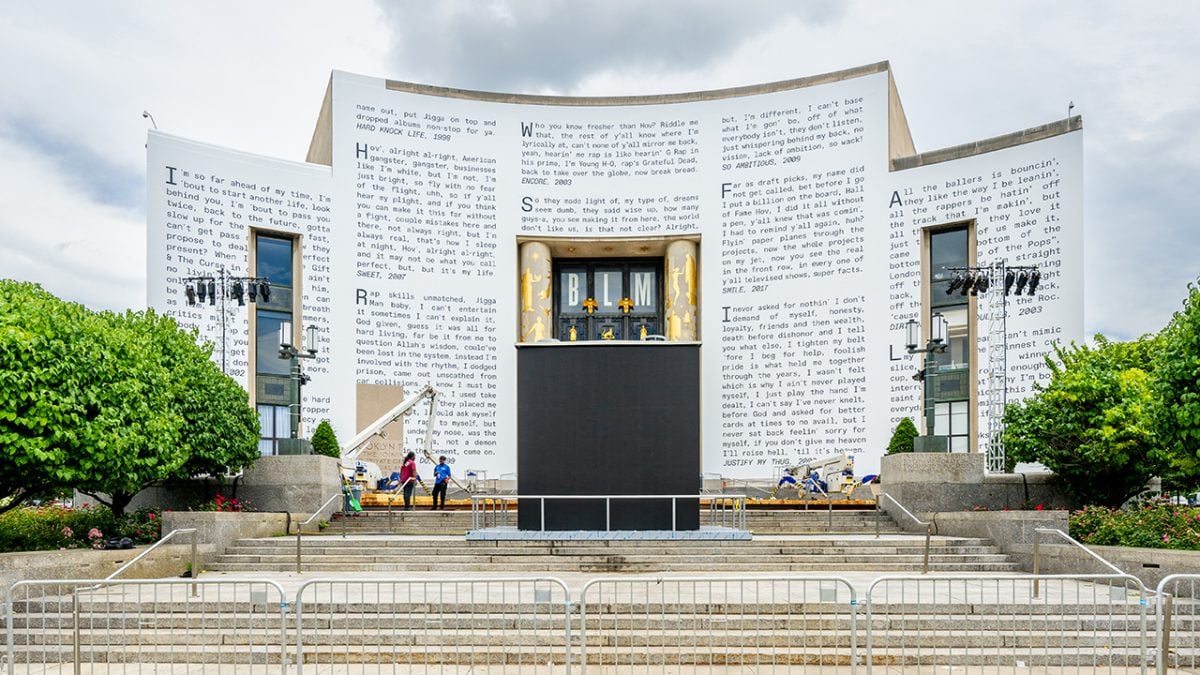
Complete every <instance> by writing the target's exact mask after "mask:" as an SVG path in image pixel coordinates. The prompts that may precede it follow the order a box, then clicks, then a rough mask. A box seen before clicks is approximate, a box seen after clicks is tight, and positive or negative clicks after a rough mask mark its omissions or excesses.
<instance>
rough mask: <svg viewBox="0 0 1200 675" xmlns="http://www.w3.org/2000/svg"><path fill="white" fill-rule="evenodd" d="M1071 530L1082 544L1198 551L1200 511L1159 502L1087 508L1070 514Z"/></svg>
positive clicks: (1199, 542) (1199, 548) (1199, 543)
mask: <svg viewBox="0 0 1200 675" xmlns="http://www.w3.org/2000/svg"><path fill="white" fill-rule="evenodd" d="M1070 527H1071V536H1072V537H1074V538H1075V539H1078V540H1079V541H1081V542H1083V543H1085V544H1095V545H1097V546H1137V547H1142V548H1170V549H1177V550H1184V551H1200V508H1197V507H1190V506H1179V505H1175V504H1171V503H1169V502H1165V501H1161V500H1159V501H1153V502H1148V503H1146V504H1143V505H1141V506H1137V507H1134V508H1131V509H1110V508H1107V507H1104V506H1089V507H1087V508H1085V509H1082V510H1080V511H1076V512H1074V513H1072V514H1071V519H1070Z"/></svg>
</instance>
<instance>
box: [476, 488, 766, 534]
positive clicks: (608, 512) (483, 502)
mask: <svg viewBox="0 0 1200 675" xmlns="http://www.w3.org/2000/svg"><path fill="white" fill-rule="evenodd" d="M522 499H529V500H537V501H538V502H539V505H540V512H541V518H540V522H541V530H542V531H543V532H544V531H545V530H546V500H547V499H575V500H578V499H590V500H597V499H603V500H604V529H605V531H606V532H607V531H611V529H612V527H611V523H612V500H614V499H670V500H671V530H672V531H674V530H675V516H676V504H677V501H678V500H680V499H695V500H697V501H703V500H706V499H707V500H710V501H711V500H722V501H733V502H734V503H735V505H734V509H735V510H736V511H739V512H740V515H739V516H738V517H737V518H736V519H735V521H734V522H735V525H740V526H741V527H740V528H739V529H743V530H744V529H746V495H742V494H733V495H729V494H721V495H712V494H681V495H579V494H573V495H471V529H473V530H475V529H479V525H480V523H481V522H482V523H483V524H485V525H486V523H487V504H488V502H492V501H495V502H504V503H505V505H506V510H507V503H508V502H513V501H520V500H522Z"/></svg>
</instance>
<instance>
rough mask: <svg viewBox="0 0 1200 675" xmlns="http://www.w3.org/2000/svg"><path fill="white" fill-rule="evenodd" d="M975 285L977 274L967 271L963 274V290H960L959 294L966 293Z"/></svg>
mask: <svg viewBox="0 0 1200 675" xmlns="http://www.w3.org/2000/svg"><path fill="white" fill-rule="evenodd" d="M974 286H975V275H974V274H972V273H970V272H967V273H966V274H964V275H963V286H962V290H961V291H959V292H958V294H959V295H966V294H967V291H969V290H971V289H972V288H973V287H974Z"/></svg>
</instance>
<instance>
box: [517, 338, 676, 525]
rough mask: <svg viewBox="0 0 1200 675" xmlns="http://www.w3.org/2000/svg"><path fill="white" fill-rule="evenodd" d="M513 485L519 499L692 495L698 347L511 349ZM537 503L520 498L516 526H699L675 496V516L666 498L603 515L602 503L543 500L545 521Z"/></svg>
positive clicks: (618, 504)
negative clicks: (514, 421)
mask: <svg viewBox="0 0 1200 675" xmlns="http://www.w3.org/2000/svg"><path fill="white" fill-rule="evenodd" d="M517 480H518V492H519V493H520V494H521V495H523V496H524V495H694V494H697V493H698V491H699V487H700V345H699V343H669V342H620V343H596V342H592V343H584V344H571V343H552V344H538V345H521V346H520V347H518V351H517ZM540 501H541V500H536V499H522V500H521V502H520V505H519V506H518V520H517V523H518V528H519V529H522V530H541V529H545V530H601V531H602V530H606V529H607V530H671V529H675V530H698V529H700V509H699V500H698V499H679V500H676V504H675V509H674V514H673V513H672V503H671V500H670V499H615V500H612V501H611V502H610V505H609V507H608V508H607V509H606V506H605V501H604V500H602V499H596V500H590V499H570V500H563V499H560V500H555V499H548V500H545V522H544V523H543V522H542V513H543V512H542V504H541V503H540ZM606 511H607V513H606ZM672 520H674V523H672ZM543 525H544V527H543ZM672 525H674V527H673V528H672Z"/></svg>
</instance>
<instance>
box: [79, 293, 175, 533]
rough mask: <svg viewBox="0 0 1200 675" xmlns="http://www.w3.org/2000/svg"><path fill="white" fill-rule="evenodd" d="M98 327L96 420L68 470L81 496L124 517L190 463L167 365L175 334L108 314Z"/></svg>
mask: <svg viewBox="0 0 1200 675" xmlns="http://www.w3.org/2000/svg"><path fill="white" fill-rule="evenodd" d="M94 320H95V321H96V322H98V323H99V324H100V326H101V328H100V330H99V334H100V336H101V341H100V345H99V348H98V349H96V350H94V351H92V352H91V354H92V357H93V358H92V359H91V360H90V365H91V368H92V379H91V382H90V383H89V386H88V388H87V389H86V394H87V398H88V407H89V410H90V414H89V415H88V422H87V424H86V425H85V427H84V436H83V438H82V439H81V440H82V442H81V443H80V447H79V448H78V449H77V450H76V451H75V453H74V454H73V455H72V456H71V457H69V458H67V467H68V468H69V469H70V470H71V471H72V472H73V475H72V477H71V478H72V482H73V484H74V485H75V487H76V488H78V489H79V490H80V491H81V492H84V493H87V494H90V495H92V496H94V497H96V499H97V500H99V501H100V502H101V503H102V504H105V505H107V506H109V507H110V508H111V509H112V510H113V513H114V515H118V516H119V515H121V514H122V513H124V511H125V506H127V505H128V504H129V501H130V500H131V499H133V496H134V495H136V494H137V493H138V492H140V491H141V490H142V489H143V488H145V487H146V486H147V485H150V484H152V483H154V482H157V481H160V480H163V479H165V478H167V477H168V476H170V475H172V474H173V473H174V472H175V471H176V470H177V469H179V468H180V467H181V466H182V465H183V464H184V462H185V461H186V460H187V450H186V448H185V447H184V446H183V444H182V443H181V442H180V439H181V433H180V432H181V430H182V429H183V427H184V418H183V414H182V412H181V410H180V409H179V407H178V406H177V399H178V395H177V390H178V388H179V387H180V386H181V383H180V382H179V381H178V380H177V378H176V377H175V365H176V364H174V363H172V362H171V361H170V360H169V359H168V358H167V355H168V353H169V350H168V348H167V347H168V344H167V343H166V342H164V337H165V336H166V333H167V329H168V328H169V327H168V326H166V325H161V324H160V321H159V317H158V316H157V315H156V314H154V312H152V311H145V312H132V311H130V312H125V313H123V314H115V313H112V312H101V313H99V314H96V315H94ZM170 324H171V326H173V325H174V322H173V321H171V322H170Z"/></svg>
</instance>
